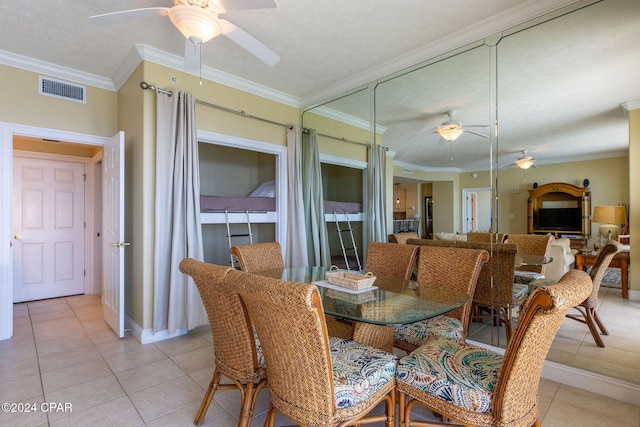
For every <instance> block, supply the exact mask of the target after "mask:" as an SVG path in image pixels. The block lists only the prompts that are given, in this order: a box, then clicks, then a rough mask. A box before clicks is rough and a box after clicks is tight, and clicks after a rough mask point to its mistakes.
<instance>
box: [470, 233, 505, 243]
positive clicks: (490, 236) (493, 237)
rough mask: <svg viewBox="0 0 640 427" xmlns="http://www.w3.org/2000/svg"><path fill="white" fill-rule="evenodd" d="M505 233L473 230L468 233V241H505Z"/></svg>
mask: <svg viewBox="0 0 640 427" xmlns="http://www.w3.org/2000/svg"><path fill="white" fill-rule="evenodd" d="M506 237H507V236H506V234H504V233H489V232H486V231H471V232H469V233H467V242H476V243H503V242H504V240H505V239H506Z"/></svg>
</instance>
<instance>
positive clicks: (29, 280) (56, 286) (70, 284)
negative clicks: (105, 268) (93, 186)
mask: <svg viewBox="0 0 640 427" xmlns="http://www.w3.org/2000/svg"><path fill="white" fill-rule="evenodd" d="M84 176H85V165H84V163H82V162H72V161H61V160H49V159H43V158H33V157H29V156H28V154H25V156H24V157H23V156H20V155H16V156H14V158H13V219H14V220H13V227H14V230H13V231H14V235H13V238H14V251H13V256H14V259H13V287H14V290H13V295H14V298H13V301H14V302H22V301H32V300H38V299H45V298H55V297H61V296H67V295H75V294H82V293H84V289H85V285H84V281H85V266H84V253H85V241H84V240H85V236H84V227H85V218H84V182H85V180H84Z"/></svg>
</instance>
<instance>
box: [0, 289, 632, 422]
mask: <svg viewBox="0 0 640 427" xmlns="http://www.w3.org/2000/svg"><path fill="white" fill-rule="evenodd" d="M14 317H15V319H14V331H15V333H14V336H13V338H11V339H8V340H3V341H0V397H1V399H0V400H1V401H2V402H21V403H26V402H29V403H30V404H34V405H35V407H36V410H35V411H32V412H29V413H5V412H0V425H11V426H55V427H58V426H79V425H90V426H92V427H100V426H109V427H113V426H153V427H156V426H172V427H174V426H190V425H192V420H193V417H194V416H195V413H196V411H197V409H198V406H199V405H200V400H201V398H202V396H203V395H204V389H205V387H206V386H207V385H208V382H209V380H210V377H211V373H212V364H213V358H212V348H211V335H210V332H209V330H208V328H207V327H201V328H198V329H196V330H195V331H192V332H191V333H189V334H188V335H186V336H182V337H178V338H174V339H170V340H166V341H163V342H158V343H155V344H146V345H141V344H139V343H138V342H137V341H136V340H135V338H133V337H132V336H130V335H127V337H125V338H123V339H118V338H117V337H116V336H115V334H114V333H113V332H112V331H111V330H110V329H109V328H108V327H107V326H106V324H105V323H104V321H103V320H102V306H101V304H100V298H99V297H97V296H74V297H68V298H59V299H51V300H43V301H36V302H31V303H23V304H16V305H15V306H14ZM636 359H637V357H636ZM43 403H44V404H45V405H44V406H48V407H49V408H50V411H48V412H46V411H43V410H42V409H43ZM238 403H239V395H238V394H237V393H234V392H229V391H222V392H219V393H218V394H216V396H215V398H214V401H213V402H212V404H211V407H210V409H209V412H208V413H207V416H206V418H205V420H204V422H203V424H202V425H203V426H217V427H227V426H235V425H236V423H237V413H238V411H239V406H238ZM65 404H68V405H70V406H71V411H69V410H68V409H65ZM267 404H268V395H267V393H266V392H264V391H263V392H262V393H261V395H260V397H259V399H258V402H257V405H256V412H255V414H256V416H255V417H254V421H253V424H252V425H254V426H260V425H262V424H263V421H264V416H265V412H266V408H267ZM540 407H541V420H542V424H543V426H545V427H552V426H563V427H565V426H610V425H615V426H633V427H638V426H640V407H637V406H633V405H629V404H626V403H622V402H618V401H615V400H611V399H607V398H605V397H602V396H599V395H595V394H592V393H589V392H585V391H582V390H578V389H574V388H571V387H567V386H564V385H561V384H558V383H555V382H553V381H549V380H544V379H543V380H542V381H541V387H540ZM45 409H46V408H45ZM423 416H424V417H428V416H429V415H428V413H427V412H426V411H424V413H423ZM279 424H280V425H286V424H288V423H287V422H286V420H280V419H279Z"/></svg>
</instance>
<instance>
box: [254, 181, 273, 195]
mask: <svg viewBox="0 0 640 427" xmlns="http://www.w3.org/2000/svg"><path fill="white" fill-rule="evenodd" d="M249 197H276V182H275V181H265V182H263V183H262V184H260V185H259V186H258V188H256V189H255V190H253V191H252V192H251V194H249Z"/></svg>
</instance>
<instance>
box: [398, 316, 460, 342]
mask: <svg viewBox="0 0 640 427" xmlns="http://www.w3.org/2000/svg"><path fill="white" fill-rule="evenodd" d="M463 332H464V331H463V327H462V322H460V320H458V319H456V318H455V317H450V316H445V315H441V316H437V317H434V318H432V319H427V320H421V321H420V322H415V323H409V324H408V325H400V326H396V331H395V333H394V337H393V338H394V340H396V341H404V342H408V343H409V344H413V345H418V346H420V345H422V343H423V342H424V341H425V340H426V339H427V338H428V337H430V336H432V335H440V336H443V337H446V338H449V339H452V340H461V339H462V335H463Z"/></svg>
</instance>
